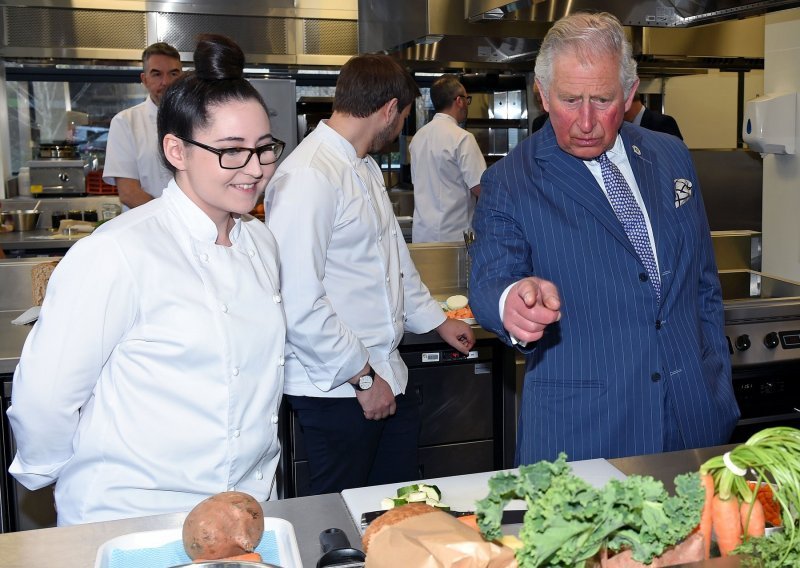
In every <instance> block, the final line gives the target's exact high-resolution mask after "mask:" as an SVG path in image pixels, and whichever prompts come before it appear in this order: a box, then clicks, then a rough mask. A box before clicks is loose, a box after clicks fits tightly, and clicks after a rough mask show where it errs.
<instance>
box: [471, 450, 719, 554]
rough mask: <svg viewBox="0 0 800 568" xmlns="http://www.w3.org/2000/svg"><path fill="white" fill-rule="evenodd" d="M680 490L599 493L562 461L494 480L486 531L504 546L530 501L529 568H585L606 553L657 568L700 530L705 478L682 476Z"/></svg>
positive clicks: (481, 516)
mask: <svg viewBox="0 0 800 568" xmlns="http://www.w3.org/2000/svg"><path fill="white" fill-rule="evenodd" d="M675 488H676V495H675V496H674V497H670V496H668V495H667V492H666V491H665V490H664V486H663V484H662V483H661V482H660V481H656V480H655V479H653V478H652V477H642V476H636V475H633V476H630V477H628V478H627V479H625V480H623V481H619V480H612V481H610V482H609V483H607V484H606V485H605V487H603V488H602V489H596V488H594V487H592V486H591V485H589V484H588V483H586V482H585V481H583V480H582V479H581V478H579V477H577V476H576V475H575V474H573V473H572V470H571V469H570V467H569V465H567V456H566V455H565V454H563V453H562V454H560V455H559V457H558V459H557V460H556V461H555V462H548V461H541V462H538V463H535V464H533V465H528V466H521V467H520V468H519V473H518V474H513V473H507V472H504V473H500V474H497V475H495V476H494V477H492V478H491V479H490V480H489V495H488V496H487V497H486V498H485V499H482V500H480V501H478V503H477V514H478V526H479V528H480V529H481V531H482V532H483V534H484V535H485V536H486V538H488V539H498V538H500V537H501V536H502V532H501V530H500V526H501V522H502V514H503V508H504V507H505V505H506V503H508V501H509V500H511V499H524V500H525V501H526V504H527V511H526V513H525V518H524V524H523V527H522V530H521V531H520V535H519V536H520V539H521V540H522V543H523V547H522V548H520V549H518V550H517V552H516V557H517V562H518V563H519V565H520V567H521V568H535V567H537V566H574V567H578V568H581V567H584V566H588V565H589V563H590V562H591V561H592V559H594V558H595V557H596V556H597V554H598V553H599V552H600V550H601V548H603V547H606V548H608V549H609V550H612V551H614V552H619V551H620V550H624V549H631V552H632V553H633V557H634V559H635V560H638V561H639V562H644V563H650V562H651V561H652V560H653V558H654V557H656V556H659V555H661V554H663V552H664V551H665V550H666V549H667V548H668V547H670V546H673V545H675V544H677V543H679V542H680V541H681V540H683V539H684V538H685V537H686V536H687V535H688V534H689V533H690V532H691V531H692V530H693V529H694V528H695V527H696V526H697V524H698V523H699V522H700V511H701V509H702V507H703V501H704V490H703V488H702V486H701V484H700V478H699V476H698V475H697V474H696V473H691V474H684V475H680V476H678V477H676V478H675Z"/></svg>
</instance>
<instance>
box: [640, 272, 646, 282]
mask: <svg viewBox="0 0 800 568" xmlns="http://www.w3.org/2000/svg"><path fill="white" fill-rule="evenodd" d="M647 279H648V276H647V272H640V273H639V280H641V281H642V282H647Z"/></svg>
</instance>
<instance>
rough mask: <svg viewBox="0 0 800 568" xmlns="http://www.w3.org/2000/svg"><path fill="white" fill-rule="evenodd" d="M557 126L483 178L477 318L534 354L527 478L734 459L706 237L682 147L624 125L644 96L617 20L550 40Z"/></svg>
mask: <svg viewBox="0 0 800 568" xmlns="http://www.w3.org/2000/svg"><path fill="white" fill-rule="evenodd" d="M536 81H537V83H538V86H539V88H540V90H541V92H542V95H543V104H544V107H545V110H546V111H548V112H549V113H550V121H549V123H548V124H546V125H545V126H544V127H543V128H542V129H541V130H539V131H538V132H536V133H535V134H533V135H531V136H530V137H529V138H527V139H526V140H524V141H523V142H522V143H520V144H519V145H518V146H517V147H516V148H515V149H514V150H513V151H512V152H510V153H509V155H508V156H507V157H505V158H504V159H502V160H501V161H499V162H498V163H497V164H495V165H494V166H493V167H491V168H490V169H489V170H487V172H486V173H485V174H484V176H483V178H482V180H481V187H482V194H481V199H480V200H479V202H478V206H477V209H476V214H475V223H474V224H475V230H476V241H475V243H474V245H473V248H472V255H473V263H472V276H471V287H470V291H471V298H470V304H471V305H472V308H473V311H474V312H475V314H476V316H477V318H478V321H479V322H480V323H481V325H482V326H483V327H485V328H487V329H490V330H492V331H494V332H495V333H497V334H498V336H499V337H501V338H502V339H503V340H505V341H507V342H508V343H510V344H516V345H517V346H518V348H520V349H521V350H522V351H523V352H524V353H525V354H526V370H525V383H524V390H523V397H522V400H523V402H522V407H521V413H520V423H519V428H518V436H517V463H531V462H534V461H537V460H539V459H554V458H555V457H556V456H557V455H558V453H559V452H560V451H565V452H566V453H567V454H568V455H569V458H570V459H572V460H578V459H589V458H597V457H605V458H612V457H620V456H630V455H639V454H647V453H656V452H663V451H671V450H679V449H684V448H693V447H701V446H708V445H714V444H720V443H725V442H727V441H728V439H729V437H730V434H731V432H732V430H733V427H734V426H735V424H736V421H737V419H738V416H739V410H738V406H737V404H736V400H735V398H734V395H733V388H732V385H731V369H730V356H729V353H728V346H727V340H726V338H725V335H724V332H723V321H724V317H723V309H722V296H721V292H720V285H719V279H718V277H717V268H716V263H715V261H714V255H713V250H712V247H711V236H710V232H709V227H708V221H707V219H706V215H705V210H704V208H703V201H702V197H701V195H700V188H699V184H698V181H697V176H696V173H695V170H694V166H693V164H692V162H691V158H690V156H689V152H688V150H687V148H686V146H684V144H683V143H682V142H681V141H680V140H679V139H677V138H675V137H674V136H669V135H667V134H663V133H659V132H652V131H648V130H645V129H643V128H640V127H637V126H633V125H631V124H627V123H625V124H623V115H624V113H625V110H626V109H628V108H629V107H630V104H631V101H632V98H633V96H634V94H635V93H636V87H637V85H638V83H639V80H638V78H637V76H636V63H635V61H634V60H633V59H632V57H631V47H630V44H629V43H628V41H627V40H626V39H625V36H624V32H623V29H622V26H621V24H620V23H619V21H618V20H617V19H616V18H615V17H614V16H611V15H610V14H605V13H600V14H585V13H579V14H573V15H570V16H567V17H566V18H563V19H562V20H560V21H558V22H557V23H556V24H554V26H553V27H552V28H551V30H550V31H549V32H548V34H547V37H546V38H545V40H544V42H543V43H542V47H541V50H540V52H539V55H538V57H537V59H536Z"/></svg>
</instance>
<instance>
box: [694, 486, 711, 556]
mask: <svg viewBox="0 0 800 568" xmlns="http://www.w3.org/2000/svg"><path fill="white" fill-rule="evenodd" d="M700 481H701V483H702V484H703V488H704V489H705V490H706V500H705V502H703V511H702V512H701V513H700V526H699V527H698V528H699V531H700V535H701V536H702V537H703V545H704V546H705V555H706V558H710V557H711V509H712V502H713V500H714V477H713V476H712V475H711V474H710V473H704V474H702V475H701V476H700Z"/></svg>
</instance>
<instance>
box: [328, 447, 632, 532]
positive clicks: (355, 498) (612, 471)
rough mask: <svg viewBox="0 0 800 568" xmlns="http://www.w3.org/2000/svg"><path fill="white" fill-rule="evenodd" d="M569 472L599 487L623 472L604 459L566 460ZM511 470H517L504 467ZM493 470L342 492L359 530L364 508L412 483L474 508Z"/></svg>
mask: <svg viewBox="0 0 800 568" xmlns="http://www.w3.org/2000/svg"><path fill="white" fill-rule="evenodd" d="M569 465H570V467H572V471H573V472H574V473H575V475H577V476H578V477H581V478H582V479H583V480H585V481H586V482H587V483H590V484H591V485H593V486H594V487H598V488H599V487H602V486H603V485H605V484H606V483H607V482H608V481H609V480H611V479H625V477H626V475H625V474H624V473H622V472H621V471H620V470H618V469H617V468H615V467H614V466H613V465H611V464H610V463H608V462H607V461H606V460H604V459H595V460H584V461H575V462H570V463H569ZM504 471H513V472H516V470H514V469H511V470H504ZM496 473H497V472H496V471H487V472H484V473H472V474H468V475H456V476H453V477H438V478H435V479H426V480H422V481H409V482H407V483H390V484H387V485H373V486H371V487H361V488H358V489H345V490H344V491H342V498H343V499H344V502H345V505H347V510H348V512H349V513H350V517H351V518H352V519H353V524H355V526H356V528H358V529H359V531H360V530H361V514H362V513H365V512H367V511H376V510H378V509H380V508H381V499H384V498H386V497H391V496H393V495H394V494H395V492H396V491H397V489H398V488H400V487H403V486H405V485H410V484H412V483H427V484H429V485H436V486H438V487H439V490H440V491H441V492H442V499H441V501H442V503H445V504H447V505H449V506H450V508H451V509H453V510H456V511H474V510H475V502H476V501H478V500H479V499H483V498H484V497H486V494H487V493H488V492H489V478H490V477H492V476H493V475H495V474H496ZM524 508H525V504H524V502H523V501H511V502H510V503H509V504H508V506H507V507H506V509H524Z"/></svg>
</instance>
